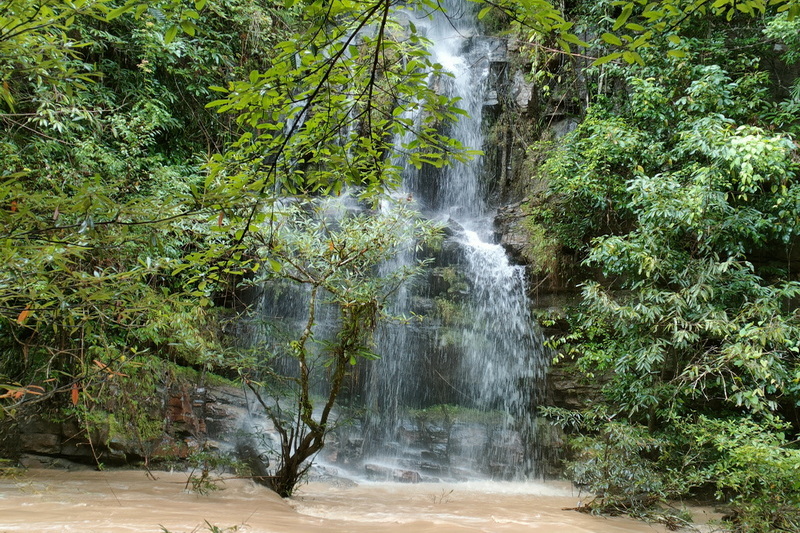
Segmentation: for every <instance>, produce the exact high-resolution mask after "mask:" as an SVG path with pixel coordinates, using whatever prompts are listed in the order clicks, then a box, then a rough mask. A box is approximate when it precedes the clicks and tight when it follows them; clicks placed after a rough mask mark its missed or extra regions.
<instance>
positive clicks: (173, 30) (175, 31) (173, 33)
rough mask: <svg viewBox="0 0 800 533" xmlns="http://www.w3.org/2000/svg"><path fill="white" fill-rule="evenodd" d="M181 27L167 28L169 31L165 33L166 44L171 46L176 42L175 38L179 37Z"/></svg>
mask: <svg viewBox="0 0 800 533" xmlns="http://www.w3.org/2000/svg"><path fill="white" fill-rule="evenodd" d="M178 29H179V27H178V26H176V25H172V26H170V27H169V28H167V31H166V32H165V33H164V42H165V43H167V44H170V43H171V42H172V41H174V40H175V37H176V36H177V35H178Z"/></svg>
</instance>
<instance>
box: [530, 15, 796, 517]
mask: <svg viewBox="0 0 800 533" xmlns="http://www.w3.org/2000/svg"><path fill="white" fill-rule="evenodd" d="M695 4H696V9H697V13H696V14H692V15H691V16H690V17H687V21H688V20H689V19H690V18H691V17H695V16H696V17H698V19H697V20H698V21H703V23H704V24H705V23H708V24H707V25H706V26H704V27H705V28H706V29H707V33H706V35H705V36H704V37H703V38H700V37H698V36H696V35H695V34H692V33H690V32H688V31H687V32H686V33H685V34H684V35H685V37H683V38H681V39H680V40H679V43H680V47H681V50H682V52H684V53H683V54H681V57H678V56H676V55H674V54H672V56H669V55H665V54H664V52H665V51H667V50H673V49H674V48H673V47H675V46H677V45H678V41H676V40H674V39H672V40H665V41H664V42H660V41H656V40H652V41H650V42H649V45H650V47H651V48H652V49H651V50H645V49H640V53H641V54H642V57H643V58H644V60H645V61H644V63H645V64H646V66H643V67H631V68H629V69H620V68H619V67H618V66H616V65H604V66H602V67H600V70H599V71H596V72H600V73H602V74H603V75H604V76H607V77H606V78H605V80H604V81H603V83H604V85H603V86H601V85H598V86H597V89H598V93H599V94H598V95H597V97H596V101H595V103H594V105H593V106H592V108H591V109H590V110H589V111H588V112H587V116H586V119H585V120H584V122H583V123H582V124H581V125H580V126H579V127H578V128H577V130H576V131H575V132H573V133H572V134H570V135H569V136H568V137H567V138H566V140H565V142H564V143H563V145H562V147H561V149H560V150H559V151H558V152H557V153H556V154H555V155H554V156H553V157H551V159H550V160H549V161H548V162H547V163H546V165H545V166H544V170H545V172H546V173H547V174H548V176H549V178H550V179H551V197H550V200H551V202H552V204H551V207H549V208H544V209H543V210H541V211H540V212H538V213H535V216H536V217H538V218H537V219H536V221H537V222H540V223H544V224H545V225H547V226H548V227H553V228H554V229H555V230H556V231H557V236H558V238H559V240H561V241H562V242H564V243H565V244H566V245H568V246H570V247H572V248H573V249H575V250H577V251H578V252H579V253H580V254H581V256H582V258H583V259H584V266H585V267H587V274H588V275H587V279H586V281H585V283H584V284H583V286H582V301H581V304H580V306H578V308H576V309H575V310H574V314H573V315H572V316H571V318H570V322H571V323H572V325H573V330H572V331H571V332H570V334H569V335H567V336H566V337H565V338H563V339H560V340H558V341H555V342H554V343H553V344H555V345H557V347H558V348H559V350H560V351H561V354H562V356H569V357H571V358H575V359H576V360H577V366H578V368H580V369H581V370H582V371H584V372H585V373H587V374H588V375H595V376H597V375H604V376H606V377H607V378H608V381H607V382H606V385H605V386H604V388H603V392H604V399H605V405H606V407H605V408H601V407H597V408H596V409H595V410H594V411H592V412H589V413H584V414H581V415H574V416H575V417H576V418H575V419H574V421H575V424H574V427H573V429H572V431H574V432H575V439H574V442H573V446H574V449H575V450H576V454H577V455H576V457H575V462H573V463H572V465H571V469H572V470H571V471H572V474H573V476H575V477H576V479H578V478H580V479H583V480H585V482H586V483H588V485H589V486H590V488H592V490H595V491H599V493H600V494H601V497H602V498H603V499H602V500H601V501H600V502H599V505H600V506H602V507H609V506H610V507H611V508H613V509H620V508H622V509H626V510H627V509H634V510H635V511H636V506H635V505H633V504H632V503H631V502H643V503H648V504H649V503H653V502H654V501H656V500H661V499H667V498H671V497H674V496H676V495H679V494H686V493H689V492H691V491H693V490H702V489H705V488H707V487H709V486H714V487H716V488H717V490H718V496H719V497H720V498H733V506H734V510H735V515H734V524H735V527H736V528H738V530H741V531H775V530H793V529H796V520H797V516H796V512H795V509H796V507H797V505H796V502H797V495H798V487H797V485H796V482H795V479H796V476H793V475H791V474H789V473H788V472H790V471H793V470H795V469H796V465H795V462H796V460H797V458H796V435H797V432H798V428H797V427H796V426H790V425H787V424H785V423H784V422H782V420H793V419H795V417H796V413H797V407H798V406H799V405H800V388H798V381H797V376H798V372H800V357H798V354H800V351H799V348H798V344H797V340H796V339H797V338H798V336H799V335H800V330H799V329H798V327H800V322H799V321H798V316H797V313H796V309H795V307H796V301H797V297H798V295H800V292H799V291H800V284H798V281H797V276H796V274H795V273H794V272H795V271H796V268H795V265H794V262H793V260H792V258H791V254H790V251H791V249H792V247H793V246H794V244H795V243H796V242H797V240H798V230H800V225H799V224H798V222H800V219H798V217H797V213H798V203H797V202H798V198H799V196H798V194H800V184H798V182H797V172H798V166H797V149H796V143H795V140H794V139H793V137H792V135H791V132H792V131H793V129H792V128H793V127H794V124H795V121H794V118H788V115H787V114H785V113H783V112H782V111H781V110H782V109H783V108H782V107H781V106H785V105H790V104H789V103H788V102H791V100H789V101H787V100H782V99H783V98H784V96H783V95H782V94H781V92H780V91H779V90H776V87H775V86H774V85H773V79H771V78H770V77H769V76H767V74H766V73H765V72H763V71H762V70H761V69H760V66H759V65H760V59H759V57H758V54H762V53H767V49H765V48H761V49H759V47H760V46H761V43H760V42H759V40H758V39H752V38H751V36H749V35H732V34H731V32H730V31H729V28H726V27H725V24H719V23H718V21H717V20H716V19H713V18H704V19H701V18H699V17H700V15H701V14H702V8H703V6H702V5H701V3H695ZM618 5H620V6H622V7H623V10H624V7H625V6H627V5H628V4H625V5H624V6H623V4H622V3H620V4H618ZM725 5H727V4H725V3H724V2H717V3H715V6H711V5H708V6H705V7H707V8H708V9H707V10H708V12H711V11H713V10H715V9H717V8H719V9H723V8H725V9H729V8H730V6H728V7H725ZM745 7H746V6H745ZM751 7H752V6H751ZM648 9H649V8H648ZM636 12H637V11H636V10H635V9H634V10H633V11H631V14H630V16H631V17H633V16H634V14H635V13H636ZM683 13H684V15H685V14H686V11H683ZM747 15H748V16H749V15H750V13H747ZM623 16H624V12H623ZM676 16H679V17H680V16H683V15H680V14H677V15H676ZM616 20H617V22H618V21H619V18H617V19H616ZM629 20H632V19H629ZM680 20H681V22H680V24H681V25H683V24H684V22H683V19H680ZM744 20H747V19H744ZM676 21H677V19H676ZM614 24H615V25H616V23H614ZM793 24H794V22H789V21H788V19H786V18H784V17H778V18H776V19H772V22H771V23H770V28H771V29H770V30H769V31H773V32H775V33H773V35H775V36H776V37H778V35H783V36H786V37H785V38H786V39H787V42H792V38H793V36H792V37H788V33H787V32H786V27H793V26H792V25H793ZM784 25H785V26H784ZM623 27H624V24H623V26H621V27H620V28H623ZM751 27H752V26H751ZM687 28H688V27H687ZM618 29H619V28H618ZM609 31H610V32H614V31H615V30H614V28H611V29H610V30H609ZM759 31H760V30H759ZM781 32H783V33H781ZM609 39H610V37H609V38H607V39H606V42H608V40H609ZM733 43H738V44H740V45H742V46H744V47H746V48H742V50H744V49H747V50H752V51H753V52H752V54H748V53H745V52H741V51H740V52H739V53H737V54H729V53H727V52H725V53H720V50H728V49H730V47H731V44H733ZM623 46H625V43H624V42H623ZM628 46H629V47H630V44H629V45H628ZM723 46H725V48H723ZM794 46H795V45H792V47H790V50H794ZM790 50H787V51H790ZM592 75H593V74H592V71H591V70H590V71H589V74H588V76H589V77H590V78H591V76H592ZM608 76H619V77H618V78H617V79H616V80H614V79H613V78H612V79H611V80H609V79H608ZM598 79H600V80H602V79H603V78H598ZM614 83H617V84H624V87H625V88H626V91H625V92H626V94H625V98H624V99H622V98H617V96H616V94H615V93H612V92H610V91H608V90H605V89H603V87H612V86H614ZM776 101H777V103H773V102H776ZM786 109H789V108H786ZM782 113H783V114H782ZM589 273H591V274H589ZM557 416H558V417H561V420H562V424H563V425H565V426H568V425H569V424H568V423H567V422H568V421H569V420H572V419H569V417H568V416H566V415H564V414H563V413H557ZM686 458H688V459H689V460H688V461H687V460H685V459H686ZM781 468H787V469H788V470H786V471H781V472H778V469H781ZM784 472H786V473H784ZM628 474H630V475H628ZM764 480H770V481H769V482H764ZM773 480H774V486H770V485H769V483H772V482H773ZM778 494H780V495H778Z"/></svg>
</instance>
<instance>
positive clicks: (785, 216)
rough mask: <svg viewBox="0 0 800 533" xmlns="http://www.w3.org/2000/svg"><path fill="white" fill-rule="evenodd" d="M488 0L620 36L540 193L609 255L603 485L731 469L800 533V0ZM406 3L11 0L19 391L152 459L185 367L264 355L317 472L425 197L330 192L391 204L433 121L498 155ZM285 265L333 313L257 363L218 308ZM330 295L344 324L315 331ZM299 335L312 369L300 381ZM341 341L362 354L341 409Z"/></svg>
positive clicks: (622, 505)
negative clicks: (332, 211) (473, 131)
mask: <svg viewBox="0 0 800 533" xmlns="http://www.w3.org/2000/svg"><path fill="white" fill-rule="evenodd" d="M480 3H481V4H483V5H482V10H480V11H479V16H480V17H482V18H484V19H486V20H487V21H489V20H491V21H492V23H493V24H495V25H500V26H503V27H504V28H505V27H513V29H514V31H515V32H517V34H518V36H524V37H525V38H526V40H527V41H529V42H530V43H532V44H533V45H536V44H537V43H543V44H546V45H550V44H552V45H554V46H556V47H560V48H561V49H571V50H573V51H574V50H575V49H577V47H582V49H581V54H582V55H583V56H588V57H593V58H597V60H596V61H594V62H593V64H592V65H590V61H585V62H584V64H583V65H582V67H583V68H582V69H581V70H580V72H579V76H578V77H579V78H580V79H582V80H584V84H583V87H584V89H583V93H584V94H583V96H585V100H584V99H583V98H582V99H581V101H580V102H576V105H575V106H574V108H573V109H576V110H578V109H581V108H583V107H584V101H588V102H589V106H588V109H585V114H584V115H583V116H581V117H580V118H581V122H580V125H579V126H578V128H577V129H576V131H574V132H573V133H571V134H570V135H569V136H568V137H566V138H565V139H560V140H559V142H558V145H559V149H558V150H555V146H545V147H544V148H546V149H547V150H551V149H553V150H554V151H553V153H552V155H550V156H549V158H548V161H547V162H546V164H545V165H544V166H543V167H542V168H541V169H540V175H541V176H543V177H545V178H546V179H547V180H548V181H549V182H550V184H551V185H550V186H551V190H550V199H549V202H548V203H547V204H546V207H541V208H539V209H538V210H537V212H535V213H533V214H532V217H533V218H532V223H533V224H540V225H542V226H544V227H547V228H548V229H555V233H551V234H550V235H551V236H552V238H553V239H555V240H556V241H557V242H558V244H559V245H560V246H563V247H566V248H569V249H570V251H571V252H572V253H574V254H577V255H578V256H579V257H581V259H582V260H583V261H584V264H585V265H586V267H587V268H586V270H585V272H586V276H585V279H583V280H580V281H582V282H584V285H583V296H582V303H581V305H580V306H579V307H578V308H576V309H575V310H574V313H573V314H572V315H571V316H570V322H571V327H572V329H571V333H570V335H569V336H567V337H565V338H563V339H561V340H559V341H558V343H560V344H559V348H560V349H561V353H562V354H564V355H565V356H568V357H570V358H571V359H572V360H574V361H575V364H576V365H577V368H578V369H579V370H580V371H581V372H583V373H585V374H586V375H587V376H604V379H608V380H609V381H608V383H607V384H606V386H605V389H604V392H605V399H604V402H603V404H602V405H596V406H592V409H591V410H589V411H587V412H584V413H566V412H556V411H553V410H551V412H550V414H551V415H553V417H554V418H556V419H557V420H559V421H560V422H561V423H562V425H564V427H566V428H568V429H569V430H570V431H571V434H572V435H573V436H574V437H575V439H574V444H575V449H576V456H575V461H574V462H573V463H572V465H571V471H572V474H573V475H574V476H575V478H576V480H579V481H581V482H583V483H587V484H588V485H589V486H591V487H592V488H593V489H594V490H595V491H597V492H598V494H599V495H600V498H599V499H598V500H597V503H596V508H599V507H600V506H601V504H602V506H603V507H605V508H607V509H608V508H615V509H623V510H629V511H630V510H634V511H635V510H640V509H643V508H645V507H647V506H648V505H649V504H652V503H653V502H656V501H659V500H662V499H666V498H674V497H682V496H686V495H689V494H692V493H697V492H699V491H708V490H711V491H712V492H716V493H717V495H718V496H719V497H720V498H731V499H733V502H734V504H735V505H734V508H735V512H736V515H735V517H734V518H735V520H736V523H737V524H738V525H739V527H740V528H741V529H742V530H749V531H775V530H785V531H790V530H796V529H797V528H798V521H800V517H798V507H800V481H799V480H800V476H797V475H796V474H797V471H798V468H800V451H798V449H797V435H798V431H799V430H800V420H798V405H800V365H798V360H799V359H798V353H799V352H800V345H799V344H798V338H800V331H799V329H800V328H799V327H798V326H799V325H800V324H798V316H797V313H796V311H795V307H796V302H797V298H798V296H800V285H799V284H798V282H797V274H796V266H797V264H796V258H797V256H796V252H795V251H794V244H795V243H796V242H797V232H798V230H799V229H800V228H799V227H798V223H800V219H798V213H800V205H799V204H800V188H798V183H797V171H798V156H797V145H796V141H795V136H796V135H797V134H798V128H800V121H799V120H798V113H799V112H800V82H798V81H797V76H796V65H797V62H798V59H800V38H798V35H800V24H798V19H795V18H793V16H794V15H796V14H797V13H796V12H797V11H798V7H799V6H798V5H797V3H796V2H794V1H789V0H779V1H773V2H763V1H760V0H748V1H733V0H718V1H715V2H711V1H702V0H698V1H695V2H677V1H673V0H662V1H661V2H654V3H650V4H648V3H646V2H643V1H638V0H637V1H635V2H585V3H577V5H575V3H567V4H568V5H567V7H569V11H570V13H569V18H570V20H574V22H567V21H566V20H565V18H564V16H563V14H562V13H560V12H559V10H557V9H555V8H554V7H553V5H552V4H550V3H548V2H544V1H541V0H529V1H525V2H512V1H508V2H480ZM418 4H419V5H420V6H422V7H425V8H427V9H439V8H440V6H439V4H438V3H436V2H430V1H423V0H420V1H419V2H418ZM767 4H769V5H767ZM396 8H397V6H396V5H395V3H393V2H390V1H388V0H369V1H365V2H351V1H344V0H343V1H337V2H322V1H316V2H311V1H309V2H301V1H295V0H287V1H285V2H274V1H272V0H261V1H245V0H208V1H205V0H197V1H194V2H189V1H183V2H182V1H180V0H163V1H160V2H135V1H131V2H114V1H112V0H94V1H90V0H84V1H73V2H68V1H57V0H47V1H42V2H35V1H28V0H9V1H8V2H4V3H3V4H2V6H0V76H2V80H0V120H1V121H2V138H0V153H2V163H1V164H0V165H1V166H0V176H1V177H0V223H1V224H2V225H1V226H0V237H2V239H0V254H2V262H0V387H1V388H2V389H0V393H2V394H1V395H0V396H1V397H2V399H3V401H4V402H5V403H4V404H3V410H2V411H0V413H3V414H11V415H14V414H19V413H21V412H22V411H23V410H24V409H25V408H27V407H29V406H31V405H34V404H37V405H38V406H39V407H40V408H41V409H42V410H44V411H46V412H47V413H48V416H52V417H64V416H74V417H76V418H77V419H78V420H80V422H81V424H82V425H83V427H84V430H85V431H86V432H87V435H91V437H90V438H100V439H101V440H103V439H105V440H108V439H111V438H112V437H113V435H115V434H117V435H119V434H124V435H126V436H127V437H128V438H130V439H133V440H135V441H138V442H139V443H140V448H141V449H140V456H141V457H142V458H145V459H147V458H149V457H150V456H151V455H152V454H153V453H154V449H155V448H154V445H153V441H154V439H156V437H157V435H158V434H159V432H160V425H159V424H160V414H159V413H158V408H157V403H158V401H157V393H158V391H159V390H160V389H161V388H163V387H165V386H167V385H168V381H169V379H170V376H172V375H174V374H175V373H177V372H180V371H181V370H179V368H181V367H184V368H185V367H190V368H194V369H196V370H199V371H208V370H211V371H217V372H221V373H223V374H226V375H228V376H229V377H235V378H240V377H241V378H243V379H244V380H245V381H246V382H247V383H248V384H249V385H251V386H253V387H254V390H257V391H260V392H259V394H263V393H264V392H265V391H267V390H268V389H264V388H261V387H262V386H265V387H267V386H269V387H274V388H275V389H273V390H276V389H279V390H280V391H281V395H289V393H293V394H295V396H294V400H293V403H292V404H291V407H287V405H286V404H276V403H271V402H270V401H269V400H268V399H266V396H263V398H264V402H263V403H264V407H265V409H266V410H267V412H268V413H269V414H270V416H271V417H272V418H273V421H274V422H275V424H276V426H277V427H278V428H281V429H279V431H281V430H283V433H282V439H283V440H282V442H281V445H282V447H283V451H284V452H285V453H284V455H283V458H282V459H283V464H284V465H289V468H288V469H287V470H286V471H284V472H282V473H281V474H280V476H279V477H281V483H278V484H275V485H274V487H275V488H276V489H277V490H279V491H280V492H281V493H282V494H289V493H291V491H292V489H293V487H294V484H295V483H296V482H297V479H298V478H297V476H298V475H299V474H301V473H302V469H303V468H304V467H303V459H305V458H307V457H309V456H310V455H311V454H313V453H314V452H315V451H316V450H318V449H319V446H321V445H322V443H323V441H324V436H325V433H326V432H327V430H328V429H329V422H328V419H327V416H328V414H329V413H330V406H331V405H332V402H334V401H335V400H336V394H337V393H338V390H339V385H338V383H340V382H337V380H338V379H339V377H340V376H341V375H342V373H344V372H346V369H347V366H349V365H351V364H352V363H355V362H356V361H357V359H358V358H371V357H374V354H372V353H371V350H370V342H369V333H370V330H371V328H372V327H373V326H374V323H375V321H376V320H378V319H379V318H382V306H381V303H382V301H383V299H384V298H386V296H387V295H388V293H390V292H391V290H392V289H393V288H394V287H396V284H397V282H398V279H400V278H403V277H405V276H408V275H411V274H412V273H411V272H396V273H392V274H390V275H387V276H386V277H383V278H377V277H373V276H371V274H372V273H373V272H374V267H375V265H376V264H378V263H379V262H380V261H381V260H383V259H385V258H388V257H390V256H391V255H392V254H394V253H397V252H398V250H400V249H401V248H402V247H403V246H404V245H405V244H404V243H403V242H402V240H403V239H401V236H402V233H403V232H404V231H407V229H406V227H405V226H403V225H402V224H401V219H403V223H405V219H409V220H411V219H413V218H414V215H413V213H411V212H410V211H409V210H408V209H407V206H402V205H401V206H399V207H398V210H397V211H395V213H394V214H393V215H389V216H387V217H385V218H382V219H381V218H374V219H373V218H369V217H364V216H359V215H352V218H347V217H346V220H347V222H345V223H341V224H340V223H338V222H337V223H333V222H331V221H330V220H328V219H326V218H324V217H320V216H316V213H318V212H319V211H320V208H319V204H318V203H317V200H318V199H320V198H323V197H336V196H337V195H338V194H340V193H342V192H343V191H344V190H345V189H347V188H348V187H354V188H356V189H357V190H358V191H359V192H358V194H359V195H360V196H359V201H360V202H361V203H362V205H364V206H370V205H374V204H375V203H376V202H378V201H380V200H381V199H383V198H384V196H383V193H384V192H385V191H386V190H387V189H390V188H391V187H392V185H393V184H395V183H397V181H398V176H399V169H398V168H396V167H395V166H393V164H392V158H391V157H388V154H389V153H390V152H391V150H392V139H394V138H397V137H398V136H399V135H400V133H402V132H403V131H405V130H408V129H412V128H415V129H416V133H417V134H418V135H417V137H416V138H415V139H414V140H409V141H408V144H407V145H406V146H404V147H403V148H404V150H406V151H408V152H409V153H411V154H412V155H411V158H410V161H411V163H412V164H416V165H423V164H430V165H443V164H447V160H448V159H449V158H464V157H468V156H469V154H468V153H467V152H466V151H465V150H464V148H463V147H461V146H459V145H458V144H457V143H455V142H454V141H453V140H452V139H449V138H447V137H446V136H445V135H443V134H442V133H441V131H442V128H441V127H440V126H441V125H442V124H443V123H445V122H447V121H450V120H456V119H457V117H458V115H459V113H460V111H459V110H458V108H457V105H456V104H457V102H452V101H449V100H447V99H446V98H442V97H441V96H439V95H437V94H436V93H435V91H434V90H433V89H432V88H430V87H429V85H428V83H427V79H428V75H429V74H431V73H433V74H435V75H442V74H441V72H439V71H440V69H441V66H439V65H435V64H431V62H430V61H429V58H428V56H427V54H426V53H425V51H424V36H421V35H418V34H417V33H416V30H415V29H414V28H413V27H406V28H404V27H401V26H400V25H399V24H396V23H394V22H392V17H391V16H390V15H391V12H392V10H394V9H396ZM366 29H370V31H366ZM578 36H580V38H579V37H578ZM526 49H527V48H526ZM545 49H547V47H546V46H545V47H538V48H537V46H531V47H530V50H545ZM550 49H552V48H550ZM575 64H576V65H577V64H578V63H577V62H576V63H575ZM793 69H794V70H793ZM793 73H794V74H793ZM534 75H536V76H538V77H539V78H541V76H540V75H539V73H538V72H537V73H534ZM412 111H413V112H417V113H418V115H419V116H422V117H424V120H423V121H422V122H421V123H415V122H413V121H412V120H411V119H408V118H407V117H408V114H407V113H406V112H412ZM533 148H535V149H536V150H537V151H539V152H541V150H542V147H541V146H539V147H533ZM288 197H291V198H292V199H293V201H292V202H284V201H283V199H285V198H288ZM398 213H399V214H401V215H398ZM413 228H414V229H413V230H411V232H415V233H416V236H418V237H419V238H420V239H430V238H431V237H432V235H433V233H435V231H434V228H432V227H430V226H429V225H426V224H423V223H417V224H416V225H415V226H413ZM539 233H540V234H542V233H544V232H539ZM266 279H269V280H271V281H273V282H278V281H280V282H282V283H296V284H300V285H306V286H308V287H309V291H310V294H311V295H312V297H311V299H310V304H309V306H308V324H309V326H308V328H306V331H304V332H303V334H302V336H301V337H299V338H294V339H290V340H289V341H287V342H283V343H276V344H274V345H270V346H264V347H262V348H263V349H264V353H263V354H262V357H260V358H259V359H258V360H257V361H254V360H253V359H252V358H251V357H250V353H248V352H244V353H243V352H242V350H241V349H240V346H237V345H236V344H235V343H234V344H230V343H226V342H225V340H224V339H222V338H221V336H220V334H219V332H220V328H218V327H215V326H214V324H217V323H219V322H220V321H222V320H225V319H233V320H235V319H236V314H237V313H240V312H242V311H243V309H244V306H243V305H242V302H239V301H237V296H238V295H239V294H240V293H239V292H238V291H237V290H236V289H237V287H240V286H241V285H242V284H254V283H258V282H260V281H263V280H266ZM322 292H324V294H325V295H326V296H325V298H324V299H325V300H326V301H328V302H329V303H330V304H332V305H333V306H335V307H336V309H337V310H338V312H339V313H340V317H341V324H342V329H341V331H340V332H339V334H338V335H335V336H334V337H333V338H332V339H326V340H325V342H322V343H318V344H317V346H316V347H315V348H313V349H312V347H311V345H312V344H313V341H314V332H313V327H314V313H315V309H316V305H317V304H316V301H317V300H316V298H317V295H318V293H319V294H321V293H322ZM319 340H322V339H319ZM285 356H289V357H294V358H295V360H296V361H297V362H298V363H299V367H300V369H301V370H300V373H299V374H295V375H290V376H288V377H287V376H281V377H280V379H277V380H271V378H273V377H274V375H273V374H272V370H273V369H274V367H273V366H271V363H272V362H273V361H275V360H277V359H279V358H280V357H285ZM317 356H322V357H323V358H324V362H323V363H324V364H323V365H322V366H321V368H323V369H331V374H330V375H332V376H333V380H332V384H331V386H330V387H329V389H328V390H329V391H330V393H331V396H328V397H327V398H326V399H325V400H324V401H323V403H322V407H323V418H322V419H320V418H314V414H313V405H312V401H313V399H312V396H311V395H310V394H309V390H308V384H309V380H310V379H312V378H311V375H310V372H311V371H310V370H309V369H310V368H311V367H312V366H315V365H309V364H308V360H309V359H308V358H309V357H317ZM265 365H266V366H265ZM319 367H320V366H319V365H317V368H319ZM323 375H325V374H324V372H323ZM112 413H113V414H112ZM98 427H103V428H105V429H104V431H105V433H104V437H98V435H97V432H93V430H94V429H96V428H98ZM101 434H102V432H101Z"/></svg>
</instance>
